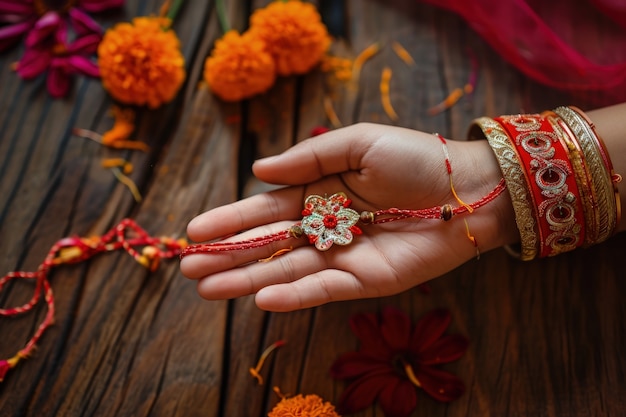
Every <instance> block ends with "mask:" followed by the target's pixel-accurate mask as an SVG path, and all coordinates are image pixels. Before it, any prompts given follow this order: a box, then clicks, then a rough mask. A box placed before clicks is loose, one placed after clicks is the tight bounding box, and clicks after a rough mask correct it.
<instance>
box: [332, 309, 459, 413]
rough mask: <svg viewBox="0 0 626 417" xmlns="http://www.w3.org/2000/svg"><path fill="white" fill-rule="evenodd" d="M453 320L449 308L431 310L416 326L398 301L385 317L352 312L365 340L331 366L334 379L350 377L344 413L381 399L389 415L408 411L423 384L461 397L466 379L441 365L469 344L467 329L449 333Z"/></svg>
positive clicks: (441, 394) (441, 396)
mask: <svg viewBox="0 0 626 417" xmlns="http://www.w3.org/2000/svg"><path fill="white" fill-rule="evenodd" d="M450 321H451V315H450V312H449V311H447V310H444V309H437V310H433V311H431V312H430V313H428V314H426V315H425V316H424V317H422V318H421V319H420V320H419V321H418V322H417V324H416V326H415V327H414V328H413V329H412V330H411V320H410V318H409V316H408V315H406V314H405V313H403V312H402V311H400V310H398V309H395V308H393V307H387V308H385V309H384V310H383V311H382V314H381V315H380V317H379V316H377V315H375V314H371V313H363V314H357V315H355V316H353V317H352V318H351V319H350V326H351V328H352V332H353V333H354V334H355V335H356V337H357V338H358V339H359V340H360V342H361V346H360V348H359V350H358V351H356V352H348V353H345V354H343V355H342V356H340V357H339V358H338V359H337V360H336V361H335V363H334V364H333V366H332V367H331V371H330V372H331V375H332V377H333V378H335V379H348V380H351V383H350V384H349V385H348V387H347V388H346V390H345V391H344V392H343V394H342V395H341V398H340V399H339V404H338V407H337V409H338V411H339V413H341V414H350V413H354V412H357V411H359V410H362V409H364V408H367V407H369V406H370V405H372V404H373V403H374V402H375V401H376V400H378V404H379V405H380V407H381V408H382V410H383V412H384V414H385V416H387V417H407V416H409V415H410V414H411V412H412V411H413V410H414V409H415V407H416V406H417V392H416V388H418V387H419V388H421V389H423V390H424V391H425V392H426V393H427V394H429V395H430V396H431V397H433V398H434V399H436V400H438V401H442V402H449V401H452V400H455V399H457V398H458V397H460V396H461V395H462V394H463V393H464V392H465V386H464V384H463V382H462V381H461V380H460V379H459V378H458V377H457V376H455V375H453V374H451V373H449V372H447V371H443V370H441V369H439V368H437V367H436V365H439V364H443V363H448V362H453V361H455V360H457V359H459V358H460V357H461V356H463V354H464V353H465V351H466V350H467V346H468V344H469V342H468V340H467V339H466V338H465V337H463V336H462V335H444V332H445V331H446V329H447V328H448V325H449V324H450Z"/></svg>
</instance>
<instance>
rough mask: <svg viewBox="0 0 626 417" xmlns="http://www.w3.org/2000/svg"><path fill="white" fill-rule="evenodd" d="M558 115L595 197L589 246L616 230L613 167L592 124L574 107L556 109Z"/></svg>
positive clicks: (617, 211) (617, 215) (617, 208)
mask: <svg viewBox="0 0 626 417" xmlns="http://www.w3.org/2000/svg"><path fill="white" fill-rule="evenodd" d="M554 112H555V113H556V114H558V115H559V116H560V117H561V118H562V119H563V121H564V122H565V123H566V124H567V126H568V127H569V128H570V130H571V132H572V133H573V135H574V137H575V138H576V140H577V142H578V144H579V146H580V149H581V151H582V154H583V157H584V159H585V161H586V165H587V167H588V170H589V174H590V177H591V188H592V189H593V191H594V194H595V196H596V199H595V202H594V203H595V210H596V211H597V213H596V215H597V220H596V227H597V232H596V233H595V236H593V240H590V241H589V244H596V243H600V242H603V241H605V240H606V239H608V238H609V237H610V236H611V235H612V234H613V233H614V232H615V230H616V229H617V225H618V223H619V221H620V216H621V206H620V199H619V194H618V190H617V185H616V182H619V181H620V180H621V177H620V176H619V175H616V174H615V173H614V171H613V165H612V163H611V160H610V158H609V154H608V152H607V151H606V148H605V146H604V143H603V142H602V139H601V138H600V137H599V136H598V135H597V133H596V132H595V129H594V126H593V123H591V121H590V120H589V119H588V118H587V116H586V115H585V114H584V113H583V112H582V111H581V110H579V109H577V108H575V107H572V106H570V107H557V108H556V109H554Z"/></svg>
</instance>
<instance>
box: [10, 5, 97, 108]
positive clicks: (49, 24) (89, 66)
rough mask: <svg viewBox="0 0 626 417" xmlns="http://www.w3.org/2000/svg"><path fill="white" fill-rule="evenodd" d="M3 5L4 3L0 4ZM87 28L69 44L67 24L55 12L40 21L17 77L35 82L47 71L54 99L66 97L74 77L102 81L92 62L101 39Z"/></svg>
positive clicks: (21, 60) (32, 35)
mask: <svg viewBox="0 0 626 417" xmlns="http://www.w3.org/2000/svg"><path fill="white" fill-rule="evenodd" d="M0 1H2V0H0ZM93 29H95V28H90V27H89V26H88V25H84V26H81V27H80V31H79V32H77V33H80V34H81V35H82V36H79V37H77V38H76V39H75V40H74V41H73V42H71V43H69V42H68V40H67V37H68V36H67V24H66V23H65V21H64V20H63V19H62V18H61V16H60V15H59V14H58V13H56V12H49V13H47V14H46V15H45V16H43V17H42V18H41V19H39V20H38V21H37V23H36V24H35V27H34V28H33V30H32V31H31V32H30V33H29V35H28V37H27V39H26V45H27V47H26V51H25V52H24V55H23V56H22V59H20V60H19V62H18V63H17V65H16V70H17V73H18V75H19V76H20V77H21V78H23V79H25V80H28V79H32V78H35V77H37V76H39V75H41V74H43V73H44V72H46V71H47V86H48V92H49V93H50V95H51V96H53V97H64V96H65V95H67V93H68V91H69V89H70V84H71V78H72V75H74V74H82V75H87V76H90V77H99V76H100V72H99V70H98V66H97V65H96V64H95V62H93V61H92V60H91V59H90V56H92V55H93V54H94V53H95V52H96V50H97V48H98V44H99V43H100V40H101V39H102V36H101V35H100V33H98V32H95V31H92V32H90V30H93Z"/></svg>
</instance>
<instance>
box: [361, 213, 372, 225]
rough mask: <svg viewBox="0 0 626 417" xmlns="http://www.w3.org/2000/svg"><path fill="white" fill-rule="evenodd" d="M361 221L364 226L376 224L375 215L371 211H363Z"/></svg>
mask: <svg viewBox="0 0 626 417" xmlns="http://www.w3.org/2000/svg"><path fill="white" fill-rule="evenodd" d="M359 220H361V222H362V223H364V224H372V223H374V213H372V212H371V211H362V212H361V216H360V217H359Z"/></svg>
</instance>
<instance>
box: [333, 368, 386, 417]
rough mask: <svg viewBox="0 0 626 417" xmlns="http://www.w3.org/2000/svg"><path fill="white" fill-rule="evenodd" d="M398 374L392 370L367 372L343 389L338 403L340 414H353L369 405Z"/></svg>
mask: <svg viewBox="0 0 626 417" xmlns="http://www.w3.org/2000/svg"><path fill="white" fill-rule="evenodd" d="M397 379H398V376H397V375H395V373H394V372H393V371H392V370H389V371H381V372H378V373H375V374H367V375H365V376H363V377H361V378H359V379H357V380H356V381H354V382H353V383H351V384H350V385H348V387H347V388H346V389H345V390H344V391H343V393H342V394H341V397H340V398H339V401H338V403H337V411H338V412H339V413H340V414H352V413H355V412H357V411H360V410H363V409H364V408H367V407H369V406H370V405H372V404H373V403H374V401H376V398H377V397H378V394H379V393H380V392H381V391H382V390H383V389H384V388H385V387H386V386H388V385H389V384H393V383H394V382H395V381H396V380H397Z"/></svg>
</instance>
